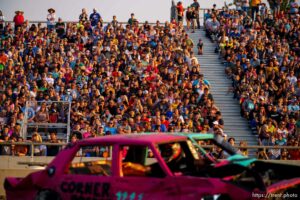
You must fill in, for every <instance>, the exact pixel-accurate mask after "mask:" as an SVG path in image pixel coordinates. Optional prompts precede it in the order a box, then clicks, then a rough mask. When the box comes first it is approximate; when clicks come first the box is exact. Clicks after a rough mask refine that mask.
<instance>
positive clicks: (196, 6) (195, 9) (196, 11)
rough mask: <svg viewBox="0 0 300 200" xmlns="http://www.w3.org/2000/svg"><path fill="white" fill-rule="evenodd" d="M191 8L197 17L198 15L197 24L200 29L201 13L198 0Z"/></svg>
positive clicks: (195, 0)
mask: <svg viewBox="0 0 300 200" xmlns="http://www.w3.org/2000/svg"><path fill="white" fill-rule="evenodd" d="M191 7H193V8H194V12H195V15H196V19H195V21H196V23H197V29H200V20H199V19H200V18H199V15H200V14H199V11H200V4H199V2H198V0H194V3H192V4H191Z"/></svg>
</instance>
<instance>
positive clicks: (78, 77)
mask: <svg viewBox="0 0 300 200" xmlns="http://www.w3.org/2000/svg"><path fill="white" fill-rule="evenodd" d="M48 12H49V13H48V15H47V24H30V23H29V22H28V21H27V20H25V19H24V16H25V15H24V13H23V12H22V11H17V12H16V16H15V18H14V24H12V23H5V24H4V26H3V27H2V28H1V30H0V32H1V33H0V37H1V43H0V46H1V50H0V90H1V95H0V120H1V125H0V130H1V131H0V132H1V139H2V141H24V140H27V139H29V140H31V141H33V142H42V141H46V142H54V143H57V142H59V140H58V139H61V138H57V136H56V133H55V132H54V131H53V132H51V133H49V136H48V137H46V138H45V137H44V135H42V134H41V133H39V132H38V129H37V130H36V131H34V133H33V134H32V137H31V138H22V135H21V134H20V133H21V129H22V123H23V119H24V112H25V105H26V101H29V102H30V104H32V106H31V107H30V108H31V109H30V111H29V109H28V119H29V120H31V121H33V122H40V123H47V122H48V123H49V122H51V123H56V122H59V120H61V121H62V122H65V120H66V119H65V118H64V117H63V116H61V115H60V112H58V108H57V107H59V106H58V105H56V104H55V103H51V101H69V102H70V103H71V120H70V123H71V130H72V133H71V135H70V140H71V141H76V140H80V139H82V138H88V137H96V136H102V135H111V134H112V135H113V134H129V133H143V132H202V133H206V132H215V133H217V134H222V135H223V132H222V128H223V120H222V116H221V113H220V111H219V109H218V108H217V107H216V106H215V105H214V101H213V97H212V95H211V94H210V92H209V88H210V84H209V82H208V81H207V80H205V79H203V74H201V68H200V64H199V63H198V60H197V58H196V57H195V55H194V52H193V47H194V44H193V41H192V40H191V39H190V38H189V36H188V34H187V32H186V30H185V29H184V27H183V25H182V23H176V22H175V21H173V22H172V23H169V22H165V23H164V24H162V23H160V22H159V21H157V22H156V23H155V24H149V23H148V22H147V21H146V22H144V23H141V24H139V22H138V19H136V18H135V15H134V13H132V14H131V17H130V18H129V20H128V22H127V23H119V22H118V20H117V17H116V16H113V19H112V20H111V22H110V23H103V20H102V17H101V15H100V14H99V13H98V12H97V10H96V9H94V10H93V12H92V13H91V14H90V16H89V15H88V14H87V10H86V9H82V13H81V14H80V16H79V21H78V23H71V22H70V23H69V22H68V23H65V22H63V21H62V19H61V18H58V20H56V15H55V10H54V9H53V8H52V9H49V10H48ZM37 101H39V102H43V103H39V104H37ZM49 131H50V130H49ZM63 139H66V138H63ZM4 147H5V148H4ZM7 147H8V146H2V148H1V150H2V152H1V153H2V154H4V155H10V154H14V155H24V154H26V153H27V152H29V151H33V152H34V154H35V155H53V154H54V153H53V152H57V149H54V150H53V149H50V150H49V148H51V147H47V148H46V147H45V146H43V145H38V146H36V147H35V148H34V149H31V150H30V149H28V148H26V147H24V146H23V147H22V148H21V147H18V148H14V151H13V149H12V148H11V149H9V148H7ZM10 147H11V146H10ZM16 149H17V150H18V152H16ZM49 152H50V153H49Z"/></svg>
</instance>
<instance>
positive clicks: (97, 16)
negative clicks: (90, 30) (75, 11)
mask: <svg viewBox="0 0 300 200" xmlns="http://www.w3.org/2000/svg"><path fill="white" fill-rule="evenodd" d="M100 20H101V15H100V14H99V13H98V12H97V10H96V8H94V9H93V13H92V14H91V15H90V21H91V24H92V26H96V25H97V23H98V22H99V21H100Z"/></svg>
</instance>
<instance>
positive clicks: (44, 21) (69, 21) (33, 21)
mask: <svg viewBox="0 0 300 200" xmlns="http://www.w3.org/2000/svg"><path fill="white" fill-rule="evenodd" d="M210 9H211V8H200V9H199V12H203V15H199V17H200V19H204V14H205V11H207V10H210ZM145 21H147V20H145ZM63 22H64V23H78V22H79V20H66V21H63ZM5 23H14V21H12V20H7V21H5ZM28 23H29V24H38V23H41V24H46V23H47V20H31V21H28ZM102 23H103V24H108V23H111V22H110V21H103V22H102ZM119 23H120V24H127V23H128V22H127V21H121V22H119ZM144 23H145V22H140V21H139V23H138V24H139V25H142V24H144ZM148 24H150V25H155V24H156V22H148ZM159 24H160V25H163V24H165V22H160V23H159Z"/></svg>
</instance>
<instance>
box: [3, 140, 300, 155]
mask: <svg viewBox="0 0 300 200" xmlns="http://www.w3.org/2000/svg"><path fill="white" fill-rule="evenodd" d="M67 144H68V143H50V142H42V143H34V142H0V146H5V145H6V146H9V145H14V146H16V145H22V146H30V148H31V149H33V148H34V146H39V145H45V146H59V147H61V149H62V148H63V147H64V146H66V145H67ZM201 147H203V148H205V149H212V148H214V147H216V146H215V145H201ZM234 148H236V149H262V150H268V149H289V150H291V149H298V150H300V147H299V146H259V145H253V146H239V145H235V146H234ZM27 155H29V156H31V157H34V152H33V151H31V152H29V154H27ZM12 156H14V155H12ZM0 157H1V155H0Z"/></svg>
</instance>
